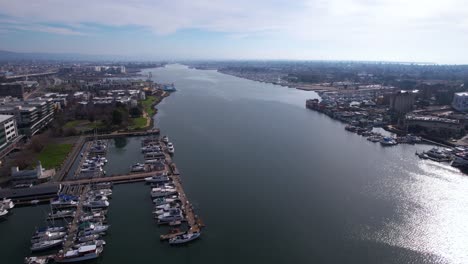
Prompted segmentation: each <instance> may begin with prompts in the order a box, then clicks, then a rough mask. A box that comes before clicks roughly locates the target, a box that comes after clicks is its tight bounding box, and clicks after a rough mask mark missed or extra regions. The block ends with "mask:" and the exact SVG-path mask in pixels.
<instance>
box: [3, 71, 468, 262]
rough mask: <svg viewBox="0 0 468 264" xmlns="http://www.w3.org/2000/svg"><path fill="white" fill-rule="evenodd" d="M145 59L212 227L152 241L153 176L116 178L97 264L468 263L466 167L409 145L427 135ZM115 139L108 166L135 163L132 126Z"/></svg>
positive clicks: (165, 125) (163, 121)
mask: <svg viewBox="0 0 468 264" xmlns="http://www.w3.org/2000/svg"><path fill="white" fill-rule="evenodd" d="M150 71H152V73H153V78H154V79H155V80H156V81H159V82H169V83H172V82H174V83H175V85H176V87H177V89H178V91H177V92H175V93H173V94H172V95H171V96H170V97H168V98H166V99H164V101H163V102H162V103H161V104H160V105H159V106H158V109H159V113H158V115H157V117H156V120H155V123H156V125H157V126H158V127H160V128H161V130H162V133H163V134H167V135H169V138H170V139H171V141H172V142H173V143H174V145H175V149H176V154H175V162H176V163H177V165H178V168H179V170H180V171H181V173H182V180H183V184H184V188H185V190H186V193H187V195H188V197H189V199H190V200H191V201H192V203H193V204H194V205H195V207H196V209H197V213H198V214H199V215H200V216H201V217H202V219H203V220H204V222H205V224H206V225H207V228H206V229H205V230H204V232H203V236H202V238H201V239H200V240H198V241H196V242H195V243H192V244H189V245H187V246H183V247H177V248H173V247H170V246H168V245H167V244H166V243H161V242H160V241H159V239H158V237H159V235H160V234H162V233H165V232H166V231H167V229H164V228H159V227H157V226H156V225H155V223H154V222H153V220H152V219H151V201H150V198H149V187H147V186H144V185H143V184H141V183H136V184H129V185H118V186H116V187H115V188H114V195H113V196H114V197H113V199H112V201H111V207H110V211H109V222H110V224H111V225H112V226H111V230H110V233H109V235H108V236H107V237H106V241H107V242H108V244H107V245H106V249H105V251H104V254H103V257H102V258H101V259H100V260H99V261H97V262H96V263H149V262H153V261H158V262H171V263H267V262H269V263H292V262H298V263H467V262H468V239H467V237H468V221H467V219H468V178H467V177H466V176H464V175H463V174H461V173H459V172H458V170H456V169H454V168H452V167H450V166H448V165H445V164H438V163H435V162H432V161H423V160H419V159H418V158H417V157H416V156H415V155H414V153H415V152H416V151H422V150H425V149H428V148H430V146H426V145H419V146H410V145H399V146H396V147H388V148H383V147H381V146H380V145H379V144H374V143H371V142H368V141H367V140H365V139H364V138H362V137H360V136H358V135H356V134H352V133H349V132H346V131H345V130H344V125H343V124H341V123H339V122H337V121H334V120H331V119H330V118H328V117H327V116H325V115H322V114H319V113H316V112H313V111H309V110H307V109H305V107H304V104H305V99H307V98H312V97H314V96H315V94H314V93H310V92H306V91H299V90H295V89H288V88H284V87H279V86H274V85H270V84H264V83H258V82H252V81H248V80H243V79H239V78H236V77H232V76H227V75H223V74H220V73H217V72H215V71H200V70H192V69H188V68H186V67H184V66H180V65H170V66H168V67H166V68H158V69H152V70H150ZM116 143H117V144H116ZM112 144H114V145H113V146H112V148H113V150H112V151H110V153H109V155H108V159H109V165H108V167H107V168H106V171H108V173H109V172H112V173H120V172H121V171H124V170H128V166H129V165H131V164H132V163H133V162H138V160H139V158H140V157H139V156H138V155H139V154H138V148H139V147H140V145H139V139H138V138H130V139H128V141H127V142H126V143H125V144H124V143H123V142H113V143H112ZM23 210H24V211H23ZM34 210H35V209H34V208H32V209H19V210H18V211H14V215H13V216H12V217H10V218H9V219H8V220H7V221H5V222H3V223H0V234H2V238H4V239H2V242H0V243H2V244H1V245H0V253H1V254H2V255H4V254H6V255H7V256H8V257H9V259H11V260H12V261H11V262H9V263H20V262H21V259H22V257H23V256H24V255H25V254H26V253H27V247H28V245H27V240H28V239H29V238H28V237H27V236H25V235H24V233H26V234H27V233H28V232H29V233H30V232H32V231H28V232H26V231H24V232H23V233H21V234H17V236H16V237H15V238H14V239H13V241H16V242H15V243H12V244H10V243H8V239H5V238H10V237H13V236H14V234H15V233H14V231H12V230H19V229H21V228H24V229H25V230H28V229H31V228H33V224H34V223H33V222H34V221H36V220H37V221H41V219H43V215H41V214H40V213H38V212H37V211H34ZM17 212H18V213H17ZM20 212H21V214H20ZM23 213H24V215H22V214H23ZM26 215H28V217H29V219H28V220H27V221H25V220H24V219H22V221H20V220H21V218H22V217H25V216H26ZM33 220H34V221H33ZM23 242H24V243H23Z"/></svg>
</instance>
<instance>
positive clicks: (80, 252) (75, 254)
mask: <svg viewBox="0 0 468 264" xmlns="http://www.w3.org/2000/svg"><path fill="white" fill-rule="evenodd" d="M103 249H104V248H103V246H96V245H89V246H82V247H79V248H78V249H73V250H68V251H67V252H62V253H59V254H58V255H57V256H56V257H55V259H54V260H55V262H57V263H71V262H79V261H84V260H90V259H96V258H98V257H99V255H100V254H101V253H102V251H103Z"/></svg>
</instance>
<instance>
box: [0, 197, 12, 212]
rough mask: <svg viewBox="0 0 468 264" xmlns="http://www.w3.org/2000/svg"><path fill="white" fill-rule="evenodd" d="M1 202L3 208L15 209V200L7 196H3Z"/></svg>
mask: <svg viewBox="0 0 468 264" xmlns="http://www.w3.org/2000/svg"><path fill="white" fill-rule="evenodd" d="M0 204H2V205H3V208H5V209H7V210H11V209H13V207H15V204H14V203H13V201H12V200H11V199H7V198H3V201H1V202H0Z"/></svg>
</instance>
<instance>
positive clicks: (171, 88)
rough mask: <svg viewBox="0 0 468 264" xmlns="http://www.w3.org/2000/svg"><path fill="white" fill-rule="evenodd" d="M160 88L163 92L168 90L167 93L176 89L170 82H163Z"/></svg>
mask: <svg viewBox="0 0 468 264" xmlns="http://www.w3.org/2000/svg"><path fill="white" fill-rule="evenodd" d="M162 90H163V91H165V92H168V93H172V92H175V91H177V90H176V88H175V86H174V84H170V85H169V84H164V85H163V89H162Z"/></svg>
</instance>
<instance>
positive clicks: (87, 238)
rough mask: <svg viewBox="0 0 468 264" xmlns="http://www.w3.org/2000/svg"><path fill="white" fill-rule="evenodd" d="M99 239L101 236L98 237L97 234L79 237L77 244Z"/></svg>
mask: <svg viewBox="0 0 468 264" xmlns="http://www.w3.org/2000/svg"><path fill="white" fill-rule="evenodd" d="M100 237H101V236H100V235H98V234H94V235H88V236H81V237H78V242H80V243H83V242H89V241H94V240H97V239H99V238H100Z"/></svg>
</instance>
